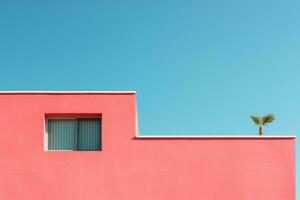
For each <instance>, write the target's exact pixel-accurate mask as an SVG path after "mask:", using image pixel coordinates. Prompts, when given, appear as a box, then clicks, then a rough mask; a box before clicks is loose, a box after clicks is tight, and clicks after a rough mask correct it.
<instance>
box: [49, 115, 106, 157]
mask: <svg viewBox="0 0 300 200" xmlns="http://www.w3.org/2000/svg"><path fill="white" fill-rule="evenodd" d="M47 145H48V146H47V147H48V148H47V149H48V150H70V151H100V150H101V119H100V118H75V119H74V118H73V119H67V118H65V119H64V118H62V119H55V118H48V119H47Z"/></svg>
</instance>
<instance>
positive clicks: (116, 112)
mask: <svg viewBox="0 0 300 200" xmlns="http://www.w3.org/2000/svg"><path fill="white" fill-rule="evenodd" d="M135 101H136V99H135V94H0V113H1V115H0V199H7V200H19V199H20V200H54V199H55V200H69V199H70V200H85V199H92V200H94V199H95V200H96V199H97V200H98V199H102V200H120V199H122V200H127V199H128V200H167V199H172V200H177V199H178V200H185V199H187V200H194V199H195V200H196V199H197V200H199V199H204V200H220V199H228V200H266V199H267V200H294V199H295V155H294V154H295V147H294V145H295V139H293V138H290V139H289V138H281V139H280V138H278V139H272V138H258V139H246V138H235V139H226V138H215V139H213V138H212V139H204V138H191V139H159V138H156V139H155V138H154V139H137V138H135V132H136V121H135V119H136V102H135ZM61 113H69V114H70V113H71V114H75V115H76V114H80V113H85V114H86V113H93V114H101V115H102V149H103V150H102V151H96V152H72V151H61V152H57V151H56V152H53V151H51V152H49V151H44V132H45V131H44V128H45V127H44V126H45V115H47V114H53V115H55V114H61ZM153 117H155V116H153Z"/></svg>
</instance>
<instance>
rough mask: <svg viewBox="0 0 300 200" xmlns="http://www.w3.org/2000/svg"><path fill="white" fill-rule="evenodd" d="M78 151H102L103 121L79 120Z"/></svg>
mask: <svg viewBox="0 0 300 200" xmlns="http://www.w3.org/2000/svg"><path fill="white" fill-rule="evenodd" d="M78 137H79V140H78V142H79V143H78V150H80V151H96V150H101V119H84V118H83V119H78Z"/></svg>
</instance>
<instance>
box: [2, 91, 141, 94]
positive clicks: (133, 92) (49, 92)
mask: <svg viewBox="0 0 300 200" xmlns="http://www.w3.org/2000/svg"><path fill="white" fill-rule="evenodd" d="M135 93H136V91H76V90H74V91H71V90H66V91H63V90H59V91H53V90H49V91H47V90H43V91H39V90H15V91H0V94H135Z"/></svg>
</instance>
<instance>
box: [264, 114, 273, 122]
mask: <svg viewBox="0 0 300 200" xmlns="http://www.w3.org/2000/svg"><path fill="white" fill-rule="evenodd" d="M274 120H275V116H274V114H269V115H266V116H263V118H262V124H263V125H265V124H268V123H271V122H273V121H274Z"/></svg>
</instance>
